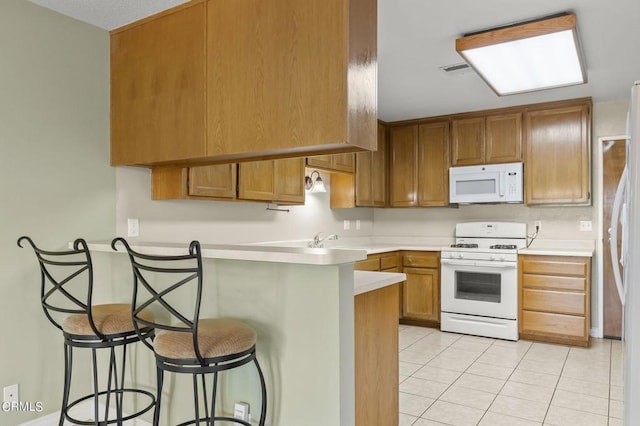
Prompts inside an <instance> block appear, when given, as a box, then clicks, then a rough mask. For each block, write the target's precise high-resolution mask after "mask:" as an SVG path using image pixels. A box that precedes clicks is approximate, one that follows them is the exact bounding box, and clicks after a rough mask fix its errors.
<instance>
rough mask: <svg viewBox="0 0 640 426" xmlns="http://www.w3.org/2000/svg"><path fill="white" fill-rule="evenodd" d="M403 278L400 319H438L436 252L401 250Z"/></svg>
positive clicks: (414, 321) (416, 321) (431, 323)
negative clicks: (404, 276) (404, 278)
mask: <svg viewBox="0 0 640 426" xmlns="http://www.w3.org/2000/svg"><path fill="white" fill-rule="evenodd" d="M402 258H403V262H402V264H403V269H402V271H403V272H404V273H405V274H406V275H407V280H406V281H405V282H404V284H403V287H402V321H403V322H407V323H411V324H420V325H428V326H436V325H438V324H439V323H440V253H439V252H404V253H403V256H402Z"/></svg>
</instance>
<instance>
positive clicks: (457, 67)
mask: <svg viewBox="0 0 640 426" xmlns="http://www.w3.org/2000/svg"><path fill="white" fill-rule="evenodd" d="M438 69H439V70H440V71H442V72H443V73H445V74H446V75H462V74H467V73H469V72H470V71H471V67H470V66H469V65H468V64H466V63H464V62H462V63H460V64H452V65H445V66H443V67H438Z"/></svg>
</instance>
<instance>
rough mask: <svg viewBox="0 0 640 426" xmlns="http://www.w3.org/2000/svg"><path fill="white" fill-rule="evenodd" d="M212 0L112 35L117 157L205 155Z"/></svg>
mask: <svg viewBox="0 0 640 426" xmlns="http://www.w3.org/2000/svg"><path fill="white" fill-rule="evenodd" d="M205 17H206V13H205V4H204V3H200V4H195V5H193V6H190V7H182V8H180V9H179V10H177V11H176V12H174V13H170V14H164V15H161V16H159V17H157V18H156V19H150V20H146V21H144V22H143V23H141V24H140V25H135V26H131V27H127V28H126V29H124V30H122V31H118V32H114V33H112V36H111V164H112V165H114V166H117V165H124V164H154V163H166V162H177V161H180V160H186V159H189V158H197V157H204V156H206V154H207V152H206V144H205V139H204V138H205V74H204V67H205V27H206V22H205Z"/></svg>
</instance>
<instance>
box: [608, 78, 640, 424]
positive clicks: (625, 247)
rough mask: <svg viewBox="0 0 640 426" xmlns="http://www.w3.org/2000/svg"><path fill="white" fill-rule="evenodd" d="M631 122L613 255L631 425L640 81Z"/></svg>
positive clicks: (639, 380) (639, 287)
mask: <svg viewBox="0 0 640 426" xmlns="http://www.w3.org/2000/svg"><path fill="white" fill-rule="evenodd" d="M627 124H628V134H629V140H628V143H627V165H626V167H625V170H624V172H623V173H622V177H621V179H620V185H619V186H618V191H617V194H616V201H614V206H613V214H612V216H613V217H612V226H611V229H612V230H613V234H612V237H613V238H612V242H611V255H612V257H613V259H612V260H613V262H614V263H613V265H615V264H616V263H615V262H617V261H618V260H621V263H622V264H623V265H624V272H623V276H622V277H616V279H617V280H616V281H617V283H616V284H617V287H618V292H619V294H620V300H621V301H622V304H623V306H624V318H623V332H622V338H623V341H624V344H623V346H624V350H625V366H624V382H625V383H624V401H625V405H624V407H625V408H624V424H625V425H628V426H631V425H640V404H638V401H640V81H637V82H636V83H635V84H634V85H633V87H632V88H631V103H630V108H629V116H628V119H627ZM617 212H619V213H620V214H619V216H618V215H617V214H616V213H617ZM618 220H620V222H621V223H622V235H621V236H620V238H621V239H622V252H621V253H620V254H618V253H616V250H615V249H614V246H616V238H617V235H616V234H615V232H616V231H615V230H616V229H617V223H618ZM615 269H616V268H615V267H614V270H615Z"/></svg>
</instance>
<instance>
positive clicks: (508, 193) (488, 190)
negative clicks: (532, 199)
mask: <svg viewBox="0 0 640 426" xmlns="http://www.w3.org/2000/svg"><path fill="white" fill-rule="evenodd" d="M522 186H523V179H522V163H506V164H487V165H485V166H462V167H451V168H449V202H450V203H458V204H475V203H522V201H523V190H522Z"/></svg>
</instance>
